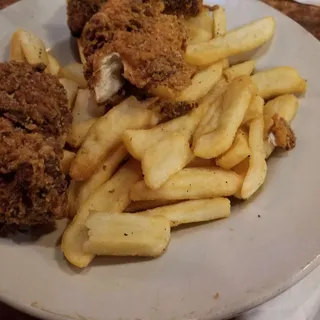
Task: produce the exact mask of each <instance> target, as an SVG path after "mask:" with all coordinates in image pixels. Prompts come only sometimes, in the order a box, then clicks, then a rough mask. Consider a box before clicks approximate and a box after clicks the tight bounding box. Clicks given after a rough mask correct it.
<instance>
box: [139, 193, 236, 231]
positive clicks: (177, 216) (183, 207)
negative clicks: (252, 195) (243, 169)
mask: <svg viewBox="0 0 320 320" xmlns="http://www.w3.org/2000/svg"><path fill="white" fill-rule="evenodd" d="M230 211H231V205H230V200H229V199H227V198H215V199H202V200H189V201H184V202H180V203H177V204H172V205H167V206H163V207H160V208H155V209H151V210H147V211H143V212H137V213H136V214H135V215H136V216H147V217H163V218H166V219H167V220H169V221H170V226H171V228H173V227H177V226H179V225H181V224H188V223H197V222H206V221H213V220H218V219H223V218H228V217H229V216H230Z"/></svg>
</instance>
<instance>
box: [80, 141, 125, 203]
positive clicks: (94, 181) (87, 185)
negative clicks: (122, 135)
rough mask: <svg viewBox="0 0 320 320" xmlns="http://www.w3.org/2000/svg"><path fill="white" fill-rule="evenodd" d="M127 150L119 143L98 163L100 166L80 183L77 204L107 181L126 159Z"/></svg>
mask: <svg viewBox="0 0 320 320" xmlns="http://www.w3.org/2000/svg"><path fill="white" fill-rule="evenodd" d="M127 155H128V152H127V150H126V148H125V147H124V146H123V145H121V146H120V147H118V148H117V149H116V150H115V151H114V152H113V153H111V154H110V155H109V156H108V157H107V159H106V160H105V161H104V162H103V163H102V164H101V165H100V167H99V168H98V169H97V170H96V171H95V172H94V173H93V175H92V176H91V177H90V178H89V179H88V180H86V181H84V182H83V183H82V184H81V187H80V188H79V190H78V206H79V207H80V206H81V205H82V204H83V203H84V202H85V201H86V200H87V199H88V198H89V196H90V195H91V194H92V193H93V192H94V191H96V190H97V189H98V188H99V187H100V186H102V185H103V184H104V183H105V182H107V181H108V180H109V179H110V178H111V177H112V176H113V174H114V173H115V172H116V170H117V168H118V167H119V165H120V164H121V162H122V161H124V160H125V159H126V157H127Z"/></svg>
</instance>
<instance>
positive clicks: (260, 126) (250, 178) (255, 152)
mask: <svg viewBox="0 0 320 320" xmlns="http://www.w3.org/2000/svg"><path fill="white" fill-rule="evenodd" d="M263 136H264V121H263V117H262V115H261V117H260V118H257V119H255V120H252V122H251V124H250V130H249V146H250V160H249V170H248V173H247V175H246V177H245V179H244V182H243V185H242V189H241V198H242V199H248V198H250V197H251V196H252V195H253V194H254V193H256V192H257V191H258V189H259V188H260V187H261V186H262V185H263V183H264V181H265V178H266V175H267V163H266V160H265V149H264V142H263Z"/></svg>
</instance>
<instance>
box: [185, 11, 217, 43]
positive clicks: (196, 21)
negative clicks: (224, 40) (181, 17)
mask: <svg viewBox="0 0 320 320" xmlns="http://www.w3.org/2000/svg"><path fill="white" fill-rule="evenodd" d="M185 23H186V25H187V27H189V26H193V27H197V28H200V29H202V30H205V31H206V32H208V33H210V34H211V37H210V38H212V24H213V18H212V15H211V13H210V12H209V10H207V9H203V10H202V11H201V12H200V13H199V14H197V15H196V16H194V17H191V18H188V19H187V20H186V21H185Z"/></svg>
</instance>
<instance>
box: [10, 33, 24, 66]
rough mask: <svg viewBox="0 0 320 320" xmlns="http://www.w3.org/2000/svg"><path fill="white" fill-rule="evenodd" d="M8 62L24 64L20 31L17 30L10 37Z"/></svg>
mask: <svg viewBox="0 0 320 320" xmlns="http://www.w3.org/2000/svg"><path fill="white" fill-rule="evenodd" d="M10 61H18V62H26V57H25V56H24V53H23V51H22V48H21V43H20V30H19V29H18V30H17V31H16V32H14V33H13V34H12V36H11V40H10Z"/></svg>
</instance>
